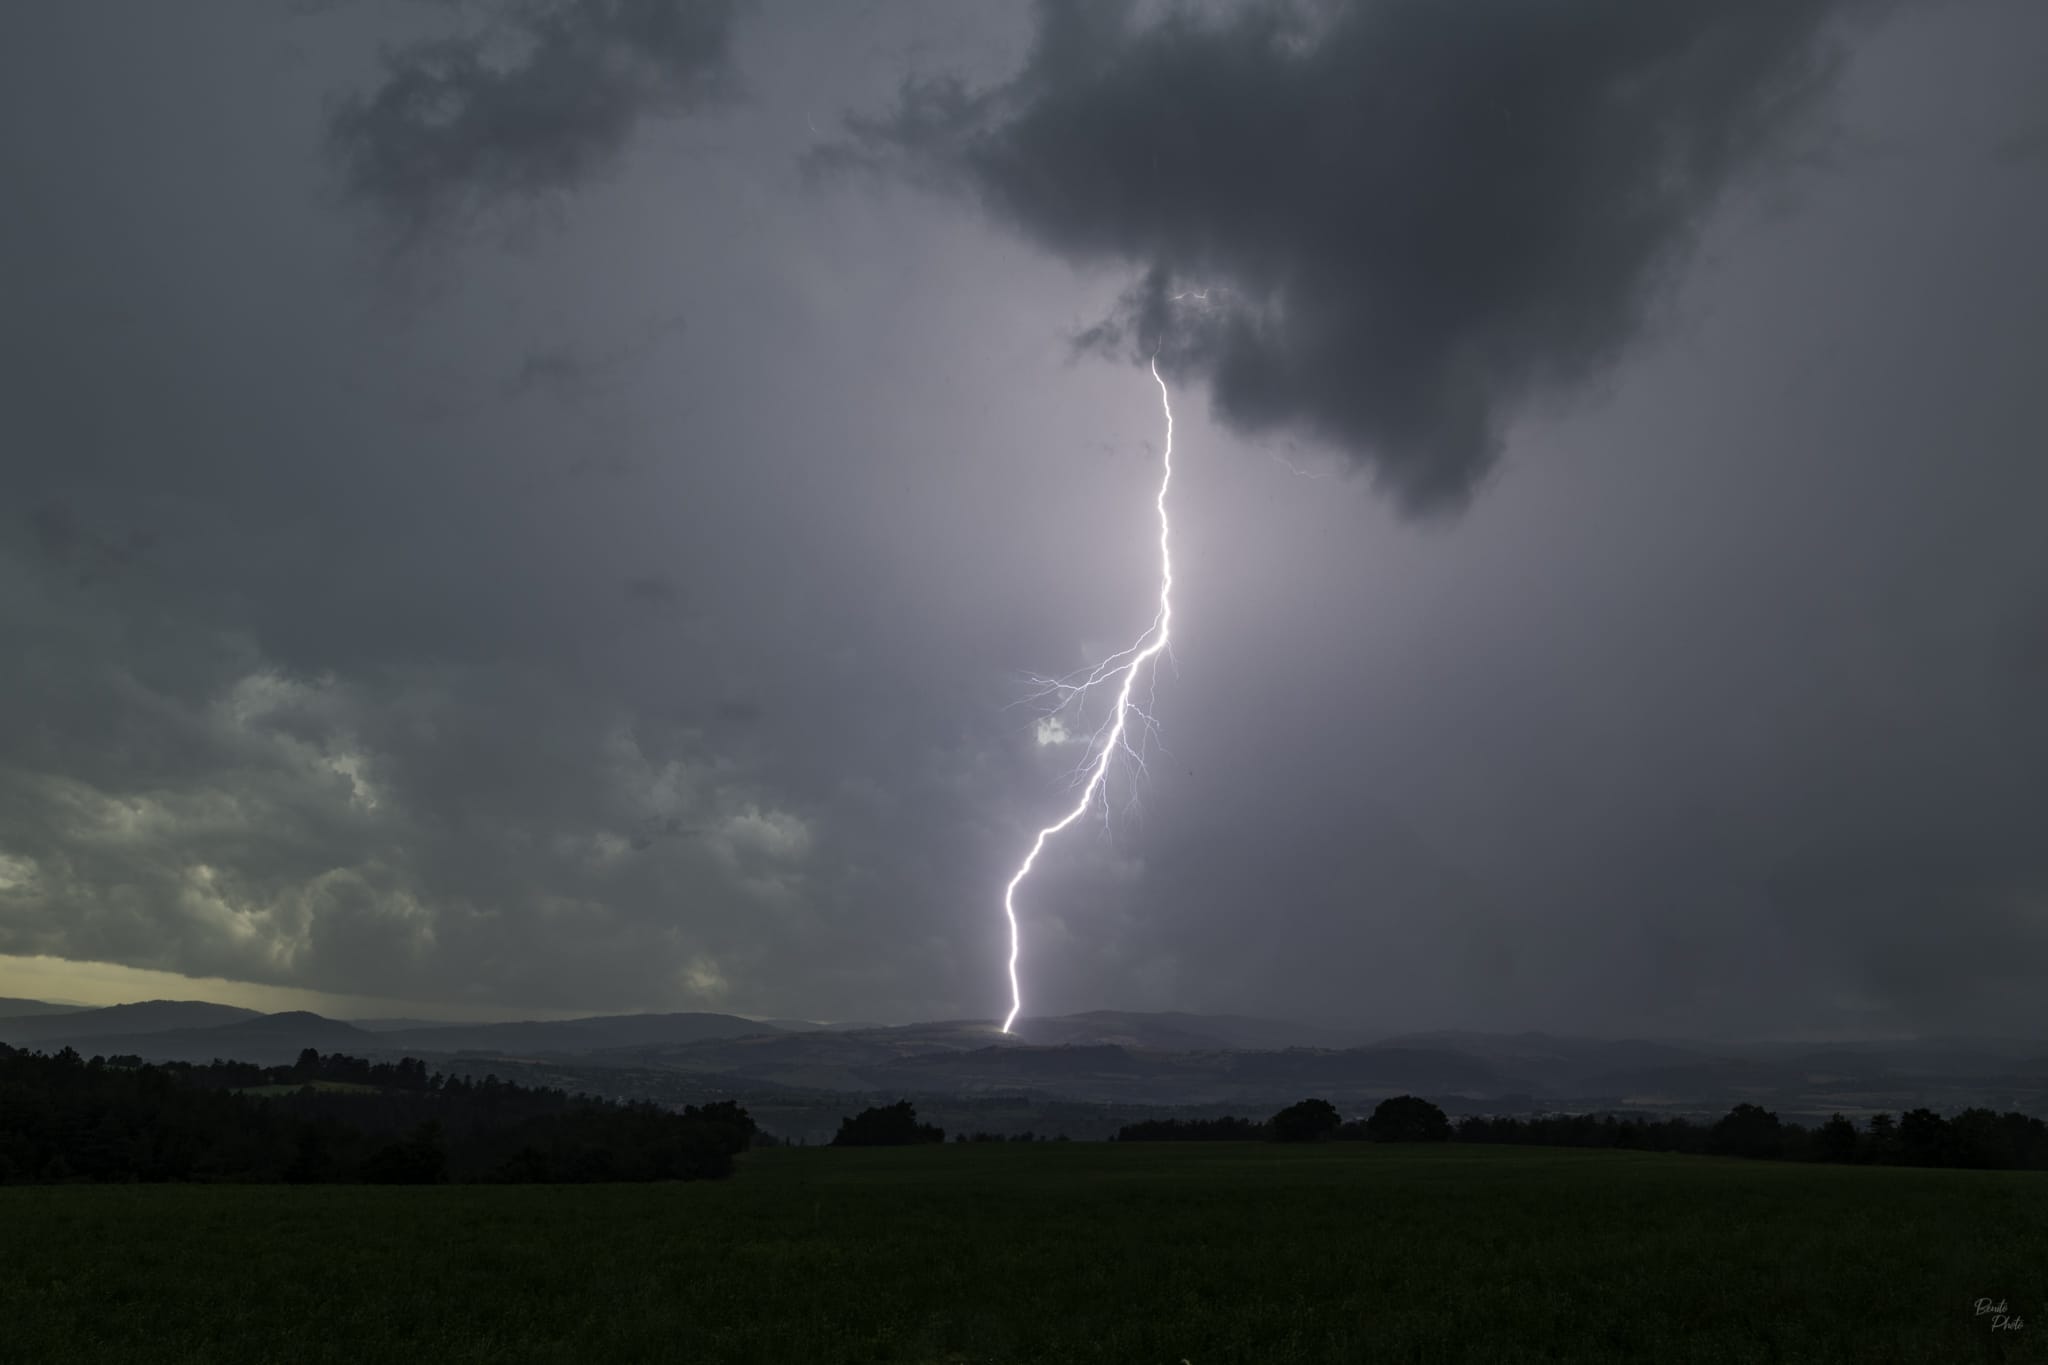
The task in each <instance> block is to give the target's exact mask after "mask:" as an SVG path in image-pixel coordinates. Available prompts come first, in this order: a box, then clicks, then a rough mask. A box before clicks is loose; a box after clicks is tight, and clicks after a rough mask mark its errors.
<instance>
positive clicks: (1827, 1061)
mask: <svg viewBox="0 0 2048 1365" xmlns="http://www.w3.org/2000/svg"><path fill="white" fill-rule="evenodd" d="M371 1022H375V1023H377V1024H379V1027H377V1028H365V1027H362V1026H361V1025H359V1024H354V1023H348V1022H344V1021H342V1020H337V1019H328V1018H325V1017H323V1016H321V1015H318V1014H312V1013H308V1012H306V1011H302V1010H294V1011H286V1012H283V1013H279V1014H259V1013H257V1012H256V1011H253V1010H245V1009H240V1008H237V1007H235V1006H228V1005H216V1004H212V1003H209V1002H204V1001H160V1000H159V1001H145V1002H141V1003H138V1004H132V1005H117V1006H110V1007H107V1008H103V1009H83V1010H77V1011H73V1012H70V1013H64V1014H41V1015H28V1016H23V1017H18V1018H6V1017H0V1042H5V1043H8V1044H11V1045H13V1046H16V1047H33V1048H36V1049H39V1050H44V1051H55V1050H56V1049H58V1048H61V1047H66V1046H69V1047H73V1048H75V1049H76V1050H77V1051H79V1052H80V1053H83V1054H85V1055H88V1056H90V1055H93V1054H101V1055H123V1054H134V1055H138V1056H141V1057H143V1058H144V1059H146V1060H152V1061H191V1062H205V1061H211V1060H213V1059H215V1058H221V1059H235V1060H241V1061H250V1062H257V1063H261V1064H264V1065H277V1064H279V1063H283V1062H289V1061H292V1060H294V1059H295V1058H296V1057H297V1055H298V1054H299V1052H301V1051H302V1050H304V1049H305V1048H308V1047H311V1048H315V1049H317V1050H318V1051H321V1052H347V1053H350V1054H352V1055H357V1056H365V1057H371V1058H384V1059H390V1058H394V1057H397V1056H404V1055H412V1056H417V1057H421V1058H424V1059H426V1060H428V1062H429V1064H430V1065H431V1064H433V1063H434V1059H436V1058H442V1059H446V1060H447V1061H449V1062H455V1061H457V1060H461V1061H463V1062H465V1063H466V1065H468V1066H469V1067H472V1068H473V1067H476V1066H478V1065H480V1064H481V1063H486V1062H489V1061H490V1060H492V1059H502V1060H503V1061H504V1062H505V1063H506V1064H508V1065H537V1066H542V1067H544V1068H545V1069H547V1070H549V1071H550V1072H551V1073H552V1074H554V1075H556V1076H557V1077H558V1078H561V1079H559V1080H558V1081H556V1082H554V1083H558V1084H573V1085H586V1086H589V1087H590V1088H592V1089H593V1090H597V1091H602V1092H605V1093H624V1092H623V1091H617V1090H616V1087H618V1086H621V1085H627V1084H630V1085H638V1086H643V1087H645V1086H648V1085H654V1087H655V1089H656V1090H657V1091H658V1090H659V1089H660V1088H661V1087H662V1086H664V1085H683V1086H693V1087H698V1088H704V1087H713V1088H717V1089H719V1090H720V1091H721V1093H731V1094H743V1093H746V1092H748V1091H749V1090H750V1089H751V1090H753V1091H755V1092H757V1093H767V1092H778V1093H779V1092H796V1091H804V1092H811V1093H817V1094H830V1093H846V1094H856V1093H857V1094H880V1095H888V1094H901V1095H926V1096H956V1097H969V1098H971V1097H975V1096H998V1095H1016V1096H1032V1097H1037V1098H1039V1099H1044V1100H1048V1101H1060V1102H1076V1103H1087V1104H1091V1105H1092V1104H1116V1103H1142V1104H1153V1105H1189V1104H1195V1105H1211V1106H1216V1105H1229V1106H1240V1107H1242V1108H1243V1109H1245V1110H1246V1111H1247V1112H1256V1111H1258V1110H1259V1109H1261V1108H1263V1107H1266V1106H1271V1105H1275V1104H1278V1103H1286V1102H1291V1101H1292V1100H1294V1099H1299V1098H1301V1097H1303V1096H1305V1095H1321V1096H1323V1097H1325V1098H1328V1099H1330V1100H1331V1101H1332V1102H1333V1103H1338V1104H1339V1105H1340V1106H1348V1107H1353V1108H1356V1107H1358V1106H1361V1105H1367V1104H1369V1103H1370V1102H1372V1101H1374V1100H1375V1098H1376V1097H1384V1096H1386V1095H1390V1094H1398V1093H1404V1092H1405V1093H1413V1094H1420V1095H1425V1096H1428V1097H1430V1098H1432V1099H1436V1100H1438V1101H1439V1102H1441V1103H1444V1104H1445V1105H1446V1106H1447V1107H1448V1108H1451V1109H1452V1110H1453V1111H1460V1110H1462V1111H1466V1112H1542V1111H1559V1110H1574V1111H1580V1112H1584V1111H1588V1110H1598V1109H1631V1110H1643V1111H1649V1112H1658V1111H1668V1112H1688V1113H1702V1112H1707V1111H1710V1110H1712V1109H1714V1108H1717V1107H1720V1108H1725V1107H1726V1106H1727V1105H1728V1104H1729V1103H1733V1102H1736V1101H1754V1102H1756V1103H1761V1104H1764V1105H1766V1106H1767V1107H1771V1108H1775V1109H1779V1110H1781V1111H1783V1112H1785V1113H1787V1114H1788V1115H1794V1116H1796V1115H1819V1116H1821V1117H1825V1116H1826V1115H1827V1114H1828V1113H1830V1112H1834V1111H1840V1112H1844V1113H1851V1114H1855V1113H1867V1112H1871V1111H1873V1110H1876V1109H1894V1110H1896V1109H1901V1108H1908V1107H1915V1106H1918V1105H1922V1104H1925V1105H1928V1106H1929V1107H1942V1106H1946V1107H1948V1108H1950V1109H1956V1108H1961V1107H1964V1106H1967V1105H1974V1104H1984V1105H1988V1106H1991V1107H1995V1108H2001V1109H2007V1108H2017V1109H2021V1110H2023V1111H2027V1112H2039V1113H2043V1114H2048V1043H2042V1042H2035V1041H2029V1040H2019V1039H1956V1038H1949V1039H1904V1040H1890V1041H1867V1042H1851V1043H1824V1044H1816V1043H1796V1042H1760V1043H1707V1042H1695V1041H1687V1040H1648V1039H1595V1038H1573V1037H1565V1036H1559V1035H1553V1034H1544V1033H1535V1032H1530V1033H1520V1034H1487V1033H1476V1032H1455V1031H1433V1032H1422V1033H1409V1034H1401V1035H1396V1036H1393V1037H1388V1038H1381V1039H1377V1040H1374V1039H1371V1038H1368V1037H1356V1036H1353V1035H1351V1034H1347V1033H1345V1032H1344V1031H1342V1030H1336V1029H1328V1028H1319V1027H1316V1026H1312V1025H1299V1024H1292V1023H1288V1022H1285V1021H1279V1020H1265V1019H1255V1018H1249V1017H1245V1016H1235V1015H1213V1016H1212V1015H1198V1014H1187V1013H1162V1014H1147V1013H1139V1012H1130V1011H1115V1010H1097V1011H1090V1012H1088V1013H1085V1014H1077V1015H1066V1016H1059V1017H1051V1018H1035V1019H1024V1020H1020V1021H1018V1024H1017V1027H1016V1029H1015V1031H1014V1032H1011V1033H1004V1032H1002V1031H1001V1030H1000V1029H998V1028H997V1027H996V1025H995V1024H994V1023H993V1022H991V1021H989V1020H938V1021H932V1022H928V1023H918V1024H901V1025H892V1026H885V1027H872V1026H870V1027H861V1026H838V1027H825V1026H820V1025H806V1024H803V1023H802V1022H801V1021H786V1020H773V1021H771V1020H757V1019H747V1018H743V1017H741V1016H738V1015H730V1014H716V1013H705V1012H683V1013H671V1014H619V1015H594V1016H590V1017H587V1018H581V1019H566V1020H523V1021H511V1022H505V1023H492V1024H429V1023H424V1022H421V1021H411V1020H385V1021H371ZM628 1077H637V1078H639V1079H635V1080H631V1081H628V1080H627V1079H626V1078H628ZM650 1077H668V1078H671V1079H670V1080H668V1081H662V1082H659V1083H656V1082H653V1081H650V1080H648V1079H647V1078H650Z"/></svg>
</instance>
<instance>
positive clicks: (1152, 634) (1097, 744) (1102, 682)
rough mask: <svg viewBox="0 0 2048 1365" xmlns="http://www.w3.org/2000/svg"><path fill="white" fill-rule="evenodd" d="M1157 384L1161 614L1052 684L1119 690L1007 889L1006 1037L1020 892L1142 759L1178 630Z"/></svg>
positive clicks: (1073, 694)
mask: <svg viewBox="0 0 2048 1365" xmlns="http://www.w3.org/2000/svg"><path fill="white" fill-rule="evenodd" d="M1152 379H1153V382H1154V383H1156V384H1158V385H1159V406H1160V409H1161V410H1162V411H1163V412H1164V413H1165V415H1166V450H1165V454H1164V455H1163V456H1162V457H1161V461H1160V463H1161V466H1162V467H1161V472H1160V476H1159V495H1158V497H1157V498H1156V499H1155V500H1154V504H1155V506H1156V507H1157V508H1158V511H1159V610H1158V613H1157V614H1156V615H1154V617H1153V618H1152V624H1151V626H1150V627H1149V628H1148V629H1147V630H1146V631H1145V633H1144V634H1143V635H1140V636H1139V637H1138V640H1137V642H1136V643H1135V644H1133V645H1132V646H1131V647H1130V648H1128V649H1125V650H1121V651H1119V652H1118V653H1116V654H1112V655H1110V656H1109V658H1107V659H1105V660H1103V661H1102V662H1101V663H1099V664H1097V665H1096V666H1095V667H1094V668H1093V669H1090V670H1088V671H1087V672H1086V673H1085V675H1077V677H1078V681H1076V680H1074V679H1068V680H1065V681H1061V682H1054V683H1050V684H1048V688H1049V690H1052V691H1056V692H1057V693H1058V694H1059V695H1060V700H1061V705H1062V706H1065V705H1067V704H1068V703H1073V702H1080V701H1083V700H1085V698H1086V696H1087V694H1088V693H1090V692H1092V691H1094V690H1095V689H1096V688H1099V687H1111V686H1113V687H1114V688H1115V689H1116V703H1115V705H1114V706H1113V707H1112V708H1111V710H1110V713H1109V718H1108V720H1106V721H1105V722H1104V723H1103V725H1102V727H1101V728H1100V729H1098V730H1097V731H1096V733H1095V734H1094V736H1093V737H1092V739H1091V741H1090V745H1091V747H1090V750H1089V757H1088V759H1087V760H1086V763H1085V771H1086V773H1087V778H1086V780H1085V781H1084V782H1083V783H1082V784H1081V794H1080V797H1079V799H1077V800H1076V801H1075V802H1074V805H1073V808H1072V809H1070V810H1069V811H1068V812H1067V813H1066V814H1065V815H1063V816H1061V817H1060V818H1059V819H1058V820H1056V821H1054V822H1053V823H1052V824H1050V825H1047V826H1046V827H1045V828H1044V829H1041V830H1039V831H1038V835H1037V837H1036V838H1034V839H1033V840H1032V841H1031V851H1030V852H1029V853H1026V854H1025V855H1024V861H1023V862H1022V863H1020V864H1019V865H1018V867H1017V871H1016V873H1015V875H1013V876H1012V877H1011V878H1010V881H1009V884H1008V885H1007V886H1005V887H1004V888H1003V914H1004V916H1005V917H1006V918H1007V919H1008V920H1009V924H1010V964H1009V967H1010V1012H1009V1014H1008V1015H1006V1016H1005V1017H1004V1019H1003V1032H1005V1033H1008V1032H1009V1031H1010V1028H1011V1026H1012V1025H1013V1024H1015V1023H1016V1022H1017V1013H1018V1011H1019V1010H1021V1009H1023V1007H1024V991H1023V987H1022V986H1021V984H1020V983H1019V981H1018V978H1017V952H1018V948H1019V946H1020V943H1021V938H1020V935H1019V932H1018V921H1017V889H1018V888H1019V887H1020V886H1022V885H1023V884H1024V879H1025V878H1027V877H1029V876H1030V875H1031V869H1032V868H1033V867H1035V866H1037V864H1038V856H1039V855H1040V854H1041V853H1043V852H1045V845H1046V841H1047V840H1049V839H1051V838H1052V836H1053V835H1055V834H1058V833H1059V832H1060V831H1062V830H1064V829H1066V828H1067V827H1068V826H1069V825H1071V824H1073V823H1074V822H1075V821H1077V820H1079V819H1080V818H1081V817H1082V816H1083V815H1086V814H1087V813H1088V808H1089V807H1090V806H1091V805H1093V804H1094V803H1095V799H1096V797H1097V796H1098V795H1100V796H1102V797H1103V800H1104V803H1105V806H1106V805H1107V801H1108V796H1107V790H1106V788H1107V783H1108V778H1109V765H1110V763H1111V761H1112V760H1113V759H1114V758H1115V757H1116V755H1117V754H1118V753H1119V752H1122V753H1124V754H1127V755H1129V756H1130V757H1131V758H1132V759H1134V760H1136V759H1137V758H1138V754H1137V751H1136V750H1134V749H1132V747H1131V743H1130V722H1131V717H1132V715H1133V714H1136V715H1138V716H1139V718H1140V719H1141V720H1144V721H1145V722H1147V723H1148V724H1149V723H1150V717H1148V716H1146V715H1144V713H1143V712H1141V711H1139V710H1138V707H1137V703H1136V702H1135V700H1134V699H1133V693H1134V692H1135V690H1136V688H1137V685H1138V676H1139V674H1141V673H1146V672H1148V671H1149V670H1154V669H1156V667H1157V661H1158V658H1159V656H1160V655H1161V654H1162V653H1165V652H1166V648H1167V642H1168V640H1169V639H1170V638H1171V635H1172V629H1173V555H1172V553H1171V551H1170V548H1169V546H1168V537H1169V533H1170V532H1171V529H1172V528H1171V526H1170V524H1169V523H1168V521H1167V517H1166V493H1167V489H1168V488H1169V486H1171V484H1172V483H1173V403H1172V401H1171V399H1170V397H1169V395H1168V394H1167V391H1166V381H1165V380H1164V379H1161V378H1160V377H1159V361H1158V360H1157V358H1154V360H1153V361H1152Z"/></svg>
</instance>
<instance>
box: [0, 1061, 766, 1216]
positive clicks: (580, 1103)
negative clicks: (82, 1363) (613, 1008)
mask: <svg viewBox="0 0 2048 1365" xmlns="http://www.w3.org/2000/svg"><path fill="white" fill-rule="evenodd" d="M755 1135H756V1129H755V1125H754V1121H753V1119H752V1118H751V1117H750V1116H749V1115H748V1114H747V1111H746V1110H744V1109H742V1108H741V1107H739V1106H738V1105H737V1104H733V1103H731V1102H725V1103H720V1104H711V1105H705V1106H703V1107H701V1108H698V1107H694V1106H692V1107H687V1108H685V1109H683V1110H682V1111H681V1112H675V1111H672V1110H668V1109H664V1108H661V1107H659V1106H656V1105H652V1104H645V1103H636V1104H615V1103H611V1102H609V1101H605V1100H599V1099H595V1098H592V1097H590V1096H586V1095H570V1094H569V1093H567V1092H566V1091H561V1090H549V1089H542V1088H538V1087H528V1086H521V1085H513V1084H510V1083H508V1082H504V1081H500V1080H498V1079H497V1078H496V1077H495V1076H486V1077H485V1078H484V1079H482V1080H481V1081H472V1080H465V1079H463V1078H461V1077H458V1076H442V1075H438V1074H434V1075H429V1074H428V1072H427V1069H426V1067H425V1066H424V1065H423V1064H422V1063H420V1062H418V1061H416V1060H413V1059H410V1058H408V1059H407V1060H405V1061H403V1062H396V1063H377V1064H372V1063H369V1062H365V1061H363V1060H361V1059H360V1058H355V1057H340V1056H336V1057H322V1056H320V1055H319V1054H318V1053H316V1052H314V1051H313V1050H312V1049H310V1048H309V1049H307V1051H306V1052H304V1053H303V1054H301V1055H300V1058H299V1060H298V1062H297V1063H296V1064H294V1065H292V1066H282V1067H259V1066H253V1065H250V1064H248V1063H243V1062H214V1063H212V1064H210V1065H205V1066H197V1065H186V1064H180V1063H168V1064H164V1065H155V1066H147V1065H143V1064H142V1063H141V1061H140V1060H139V1059H138V1058H134V1057H116V1058H102V1057H94V1058H92V1059H91V1060H90V1061H87V1060H85V1059H84V1058H82V1057H80V1056H79V1055H78V1054H77V1053H76V1052H74V1051H72V1050H71V1049H70V1048H66V1049H64V1050H63V1051H62V1052H59V1053H58V1054H56V1055H55V1056H45V1055H43V1054H41V1053H34V1052H24V1051H19V1050H17V1049H14V1048H11V1047H8V1046H6V1045H5V1044H0V1181H39V1182H58V1181H69V1180H94V1181H246V1182H271V1181H287V1182H294V1183H307V1184H319V1183H347V1182H369V1183H380V1184H436V1183H440V1182H443V1181H491V1182H527V1181H564V1182H584V1181H600V1180H701V1179H717V1178H719V1177H722V1176H725V1175H727V1174H729V1173H730V1172H731V1170H732V1161H733V1157H734V1155H735V1154H737V1153H738V1152H740V1151H743V1150H745V1149H746V1147H747V1146H749V1145H750V1143H752V1141H753V1140H754V1138H755Z"/></svg>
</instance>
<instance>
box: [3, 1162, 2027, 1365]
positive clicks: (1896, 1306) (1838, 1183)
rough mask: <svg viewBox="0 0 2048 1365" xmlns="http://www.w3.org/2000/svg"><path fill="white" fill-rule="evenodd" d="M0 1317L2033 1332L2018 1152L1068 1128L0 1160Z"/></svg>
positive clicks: (1869, 1351) (1339, 1335) (817, 1329)
mask: <svg viewBox="0 0 2048 1365" xmlns="http://www.w3.org/2000/svg"><path fill="white" fill-rule="evenodd" d="M1979 1298H1990V1299H2004V1300H2006V1301H2007V1302H2008V1304H2009V1310H2010V1312H2011V1313H2012V1314H2014V1315H2016V1316H2019V1317H2023V1318H2025V1319H2026V1326H2025V1327H2024V1328H2022V1329H2020V1330H2017V1331H1998V1332H1994V1331H1992V1330H1991V1329H1990V1326H1989V1322H1990V1319H1989V1318H1987V1317H1981V1316H1978V1315H1976V1314H1974V1313H1973V1312H1972V1303H1973V1301H1974V1300H1976V1299H1979ZM0 1324H4V1330H0V1359H4V1360H7V1361H38V1362H43V1361H60V1360H68V1359H87V1360H94V1361H102V1360H104V1361H137V1362H141V1361H151V1362H154V1361H189V1362H200V1361H205V1362H210V1363H214V1362H217V1363H219V1365H229V1363H230V1362H259V1361H261V1362H278V1365H284V1363H285V1362H303V1361H333V1362H350V1363H351V1365H354V1362H364V1361H384V1360H391V1361H432V1362H443V1361H492V1362H514V1361H564V1362H567V1361H574V1362H604V1361H614V1360H673V1361H678V1362H693V1363H701V1365H713V1363H722V1362H748V1361H762V1362H768V1361H774V1362H782V1361H790V1362H808V1363H810V1365H819V1363H821V1362H831V1361H902V1362H952V1363H955V1365H957V1363H959V1362H970V1361H971V1362H977V1363H980V1362H987V1363H988V1365H998V1363H1009V1362H1018V1363H1021V1362H1044V1363H1045V1365H1053V1363H1054V1362H1077V1361H1105V1362H1107V1361H1114V1362H1126V1361H1128V1362H1160V1363H1161V1365H1175V1363H1176V1362H1180V1361H1182V1360H1185V1361H1188V1362H1190V1365H1222V1363H1223V1362H1243V1363H1244V1365H1253V1363H1255V1362H1256V1363H1258V1365H1266V1363H1267V1362H1281V1361H1317V1362H1322V1361H1332V1362H1334V1361H1347V1362H1348V1361H1360V1360H1397V1361H1409V1360H1414V1361H1427V1360H1441V1361H1452V1360H1473V1361H1489V1362H1500V1361H1516V1360H1538V1359H1541V1360H1601V1361H1607V1360H1611V1361H1629V1362H1637V1361H1651V1360H1654V1361H1659V1362H1680V1361H1696V1362H1703V1361H1745V1362H1746V1361H1757V1360H1776V1361H1842V1362H1850V1361H1855V1362H1867V1361H1967V1360H2042V1359H2048V1178H2043V1177H2041V1176H2039V1175H2028V1174H2002V1173H1989V1172H1973V1171H1918V1170H1901V1169H1875V1168H1839V1167H1818V1166H1805V1165H1791V1164H1783V1163H1745V1162H1737V1161H1732V1160H1716V1159H1709V1158H1696V1157H1672V1156H1654V1155H1640V1154H1629V1153H1618V1152H1588V1151H1567V1150H1555V1149H1543V1150H1529V1149H1522V1150H1512V1149H1502V1148H1486V1147H1478V1148H1460V1147H1456V1146H1451V1147H1444V1148H1433V1149H1432V1148H1405V1149H1404V1148H1387V1147H1375V1146H1372V1145H1369V1144H1349V1143H1347V1144H1335V1145H1327V1146H1318V1147H1306V1148H1287V1147H1275V1146H1269V1145H1265V1144H1243V1145H1233V1144H1217V1145H1203V1144H1178V1145H1172V1144H1169V1145H1159V1146H1139V1145H1116V1144H1106V1145H1094V1144H1080V1143H1071V1144H1039V1145H1024V1144H990V1145H951V1144H949V1145H946V1146H943V1147H936V1148H933V1147H927V1148H916V1149H893V1150H854V1151H840V1150H826V1149H816V1148H812V1149H792V1150H778V1151H768V1152H759V1153H754V1154H751V1155H749V1156H748V1157H746V1158H745V1159H744V1160H743V1161H742V1163H741V1169H740V1171H739V1173H738V1174H737V1175H736V1176H735V1178H734V1179H732V1180H730V1181H727V1182H723V1183H698V1184H683V1185H658V1186H623V1185H612V1186H583V1187H564V1186H549V1187H517V1186H512V1187H505V1186H499V1187H478V1186H470V1187H442V1188H406V1187H333V1186H330V1187H320V1188H295V1187H289V1186H243V1187H210V1188H209V1187H195V1186H158V1187H135V1186H126V1187H112V1186H71V1187H58V1188H52V1187H43V1188H9V1189H0Z"/></svg>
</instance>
